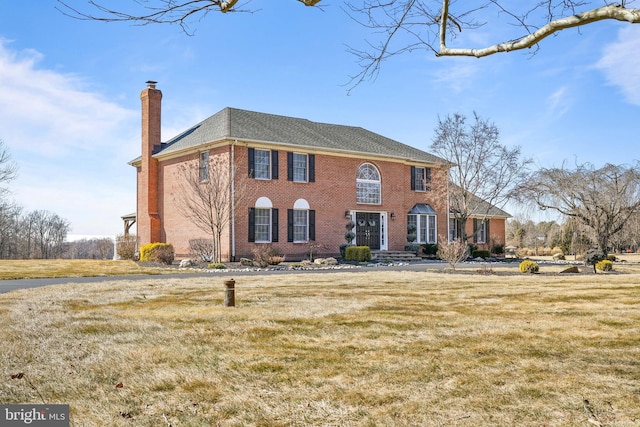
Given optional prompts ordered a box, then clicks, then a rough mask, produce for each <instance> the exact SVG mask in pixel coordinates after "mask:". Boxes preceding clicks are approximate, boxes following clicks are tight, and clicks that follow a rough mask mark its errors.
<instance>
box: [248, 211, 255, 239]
mask: <svg viewBox="0 0 640 427" xmlns="http://www.w3.org/2000/svg"><path fill="white" fill-rule="evenodd" d="M249 241H250V242H255V241H256V208H249Z"/></svg>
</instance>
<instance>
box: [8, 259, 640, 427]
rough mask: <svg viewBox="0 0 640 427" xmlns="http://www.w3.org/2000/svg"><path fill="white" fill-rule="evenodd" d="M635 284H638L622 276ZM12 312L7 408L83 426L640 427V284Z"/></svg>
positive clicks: (39, 298) (406, 278) (207, 282)
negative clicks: (54, 409) (67, 415)
mask: <svg viewBox="0 0 640 427" xmlns="http://www.w3.org/2000/svg"><path fill="white" fill-rule="evenodd" d="M623 270H624V269H623ZM228 278H229V276H224V275H220V274H215V275H212V276H211V278H186V277H185V278H180V279H173V278H171V279H169V278H164V279H163V278H162V277H160V276H155V277H149V278H148V279H145V280H140V281H111V282H109V281H107V282H103V283H98V284H88V285H57V286H51V287H45V288H40V289H28V290H24V291H16V292H11V293H7V294H2V295H0V342H1V343H2V344H1V348H0V402H2V403H43V402H46V403H65V404H70V405H71V414H72V422H71V425H72V426H149V427H151V426H153V427H157V426H174V427H177V426H485V425H487V426H594V425H595V426H638V425H640V274H639V273H636V272H633V270H632V269H628V270H627V271H626V272H620V271H619V272H618V273H612V274H598V275H593V274H580V275H574V276H564V275H562V276H561V275H557V274H551V273H549V274H544V273H543V274H538V275H521V274H517V273H513V274H504V273H502V274H500V275H481V274H458V273H440V272H426V271H425V272H392V271H382V272H380V271H375V272H373V271H369V272H367V271H366V269H365V270H363V271H362V272H358V273H354V272H346V273H345V272H340V273H326V272H325V273H321V274H296V275H269V276H263V277H262V276H243V277H238V278H237V283H236V305H237V306H236V307H235V308H230V307H224V306H223V298H224V290H223V289H224V287H223V284H222V282H223V280H224V279H228Z"/></svg>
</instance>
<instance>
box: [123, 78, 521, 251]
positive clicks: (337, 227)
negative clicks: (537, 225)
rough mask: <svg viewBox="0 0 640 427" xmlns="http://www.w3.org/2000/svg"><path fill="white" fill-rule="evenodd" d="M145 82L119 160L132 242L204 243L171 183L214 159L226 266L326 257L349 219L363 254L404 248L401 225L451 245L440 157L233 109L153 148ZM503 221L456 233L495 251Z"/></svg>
mask: <svg viewBox="0 0 640 427" xmlns="http://www.w3.org/2000/svg"><path fill="white" fill-rule="evenodd" d="M147 84H148V86H147V88H145V89H144V90H143V91H142V93H141V95H140V97H141V101H142V155H141V157H139V158H137V159H134V160H133V161H131V162H130V164H131V165H132V166H134V167H136V170H137V207H136V223H137V235H138V240H139V245H143V244H146V243H150V242H166V243H171V244H173V246H174V248H175V251H176V257H179V258H181V257H187V256H188V254H189V241H190V240H191V239H196V238H210V235H209V234H207V233H206V232H204V231H202V230H201V229H199V228H198V227H197V226H196V225H195V224H194V222H193V221H190V220H189V219H188V218H186V217H185V214H184V209H180V207H181V206H182V204H181V203H182V202H181V200H184V199H183V198H182V197H184V191H185V190H184V187H183V186H181V185H180V183H181V181H184V180H185V175H184V171H185V170H195V171H200V172H201V173H202V172H203V171H207V170H208V168H209V165H211V164H213V163H214V162H216V164H218V165H219V164H223V165H227V166H225V169H224V170H223V171H222V172H219V173H220V174H221V175H225V177H226V178H225V179H227V180H228V183H229V185H228V186H227V187H228V191H229V195H230V196H231V197H230V200H232V202H230V205H231V206H229V207H228V208H229V209H228V212H229V213H228V215H229V217H230V219H229V224H228V226H226V227H225V229H224V231H223V233H222V245H221V248H220V253H221V255H222V258H223V259H225V260H236V259H239V258H240V257H246V256H248V257H250V256H251V254H252V251H253V249H254V248H256V246H257V245H264V244H271V246H272V247H273V248H274V249H275V250H276V251H277V252H278V253H280V254H284V255H286V256H287V259H291V260H294V259H304V258H306V257H307V253H308V251H309V243H310V242H314V243H315V244H316V245H318V249H317V252H318V253H319V254H322V255H336V254H339V246H340V244H342V243H345V237H344V234H345V231H346V228H345V224H346V223H347V222H349V221H353V223H355V227H354V229H353V232H354V233H355V238H354V239H353V242H352V243H355V244H358V245H368V246H370V247H371V249H372V250H380V251H398V250H403V249H404V246H405V244H406V243H407V239H406V237H407V226H408V224H413V225H415V227H416V229H417V233H416V234H417V238H418V242H420V243H436V242H437V240H438V239H439V238H442V237H440V236H450V237H455V230H456V224H455V221H453V222H452V221H451V220H450V218H449V207H448V185H449V184H448V169H449V164H448V162H447V161H445V160H443V159H441V158H438V157H436V156H433V155H431V154H429V153H426V152H424V151H421V150H418V149H416V148H413V147H410V146H408V145H405V144H402V143H400V142H397V141H394V140H391V139H389V138H385V137H383V136H381V135H378V134H375V133H373V132H370V131H367V130H366V129H363V128H360V127H352V126H344V125H335V124H326V123H317V122H312V121H309V120H306V119H300V118H293V117H285V116H278V115H273V114H264V113H257V112H252V111H246V110H240V109H234V108H225V109H223V110H222V111H220V112H218V113H216V114H214V115H213V116H211V117H209V118H208V119H206V120H204V121H202V122H200V123H198V124H196V125H195V126H193V127H191V128H190V129H188V130H186V131H185V132H183V133H181V134H180V135H178V136H176V137H174V138H172V139H170V140H168V141H167V142H161V136H160V125H161V122H160V116H161V100H162V93H161V91H160V90H158V89H156V84H155V82H147ZM201 176H202V177H203V178H202V179H203V180H204V179H205V178H204V177H205V176H206V175H201ZM508 216H509V215H508V214H506V213H505V212H503V211H501V210H499V209H495V208H494V209H493V210H492V211H490V212H489V215H488V216H487V215H483V219H482V220H481V221H480V220H476V221H474V222H473V223H474V224H471V225H470V224H466V229H467V233H468V234H470V233H471V232H473V231H474V229H475V231H476V236H477V238H476V239H475V240H476V241H478V242H483V243H480V244H479V246H482V245H485V247H488V245H489V242H490V241H491V242H493V243H504V237H505V219H506V218H507V217H508ZM469 222H471V221H469ZM479 224H480V225H479ZM458 230H459V227H458ZM479 230H482V231H479ZM489 233H491V234H489ZM489 237H491V239H490V238H489ZM445 238H446V237H445Z"/></svg>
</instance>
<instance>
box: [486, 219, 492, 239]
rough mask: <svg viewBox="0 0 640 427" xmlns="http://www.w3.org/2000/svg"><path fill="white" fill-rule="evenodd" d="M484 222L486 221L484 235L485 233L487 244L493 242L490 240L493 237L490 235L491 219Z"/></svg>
mask: <svg viewBox="0 0 640 427" xmlns="http://www.w3.org/2000/svg"><path fill="white" fill-rule="evenodd" d="M484 221H485V224H486V226H485V229H484V233H485V236H484V242H485V243H491V240H490V238H489V236H491V234H489V224H490V221H489V219H488V218H487V219H485V220H484Z"/></svg>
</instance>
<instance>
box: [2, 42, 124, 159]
mask: <svg viewBox="0 0 640 427" xmlns="http://www.w3.org/2000/svg"><path fill="white" fill-rule="evenodd" d="M8 45H9V44H8V43H7V42H3V41H2V40H1V39H0V117H2V125H3V126H2V129H1V132H2V135H1V136H2V138H3V139H5V140H7V141H15V142H16V143H18V144H20V147H21V149H22V150H25V151H32V152H37V153H38V154H39V155H45V156H49V157H57V156H61V155H65V154H68V153H69V152H70V151H73V150H88V151H92V150H95V149H98V148H104V146H105V145H108V144H110V143H111V142H110V141H109V140H108V139H105V138H101V137H100V136H101V135H108V134H113V132H114V130H115V129H116V128H117V126H118V125H119V123H120V122H122V121H127V120H130V119H131V118H132V117H133V116H132V112H131V111H128V110H126V109H124V108H122V107H120V106H118V105H116V104H114V103H111V102H108V101H105V100H103V99H102V98H101V97H100V95H98V94H96V93H91V92H89V91H87V90H86V89H84V88H83V86H84V83H83V81H82V79H80V78H79V77H77V76H74V75H71V74H60V73H56V72H54V71H51V70H46V69H41V68H38V63H39V62H41V61H42V59H43V55H42V54H40V53H39V52H36V51H34V50H25V51H22V52H15V51H11V50H10V49H9V48H8Z"/></svg>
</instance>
